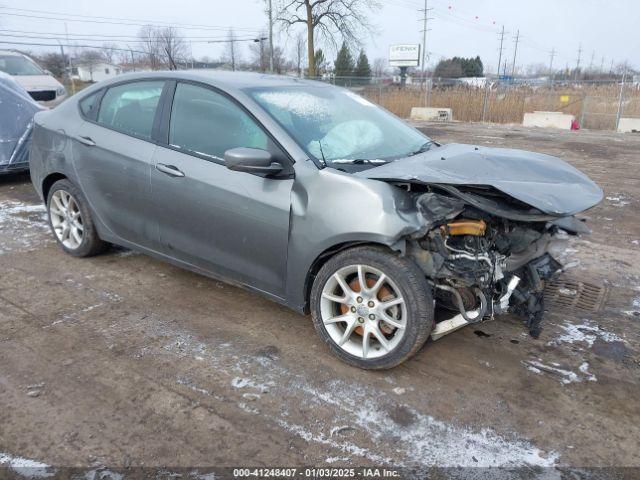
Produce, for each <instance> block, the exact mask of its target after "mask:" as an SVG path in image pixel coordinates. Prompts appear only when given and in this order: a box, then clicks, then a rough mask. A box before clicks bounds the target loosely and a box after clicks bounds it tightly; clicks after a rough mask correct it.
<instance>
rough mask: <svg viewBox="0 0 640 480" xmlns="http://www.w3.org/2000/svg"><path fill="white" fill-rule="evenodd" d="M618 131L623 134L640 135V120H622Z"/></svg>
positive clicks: (627, 118) (624, 118)
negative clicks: (634, 133) (633, 133)
mask: <svg viewBox="0 0 640 480" xmlns="http://www.w3.org/2000/svg"><path fill="white" fill-rule="evenodd" d="M618 131H619V132H621V133H630V132H637V133H640V118H630V117H622V118H620V123H618Z"/></svg>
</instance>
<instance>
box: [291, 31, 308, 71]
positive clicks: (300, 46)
mask: <svg viewBox="0 0 640 480" xmlns="http://www.w3.org/2000/svg"><path fill="white" fill-rule="evenodd" d="M305 44H306V42H305V39H304V34H303V33H302V32H300V33H298V35H296V43H295V45H294V52H293V53H294V56H293V58H294V61H295V62H296V72H298V76H299V77H301V76H302V62H303V61H304V48H305Z"/></svg>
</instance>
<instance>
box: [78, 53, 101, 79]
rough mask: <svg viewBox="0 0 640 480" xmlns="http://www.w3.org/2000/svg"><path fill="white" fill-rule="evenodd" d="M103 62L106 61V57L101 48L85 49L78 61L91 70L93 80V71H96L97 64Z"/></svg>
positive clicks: (90, 75) (90, 74)
mask: <svg viewBox="0 0 640 480" xmlns="http://www.w3.org/2000/svg"><path fill="white" fill-rule="evenodd" d="M102 62H104V57H103V56H102V52H101V51H100V50H84V51H83V52H82V53H81V54H80V56H79V58H78V63H79V64H80V65H82V66H84V67H86V68H87V70H89V77H90V78H91V81H92V82H93V72H94V71H95V69H96V66H97V65H99V64H100V63H102Z"/></svg>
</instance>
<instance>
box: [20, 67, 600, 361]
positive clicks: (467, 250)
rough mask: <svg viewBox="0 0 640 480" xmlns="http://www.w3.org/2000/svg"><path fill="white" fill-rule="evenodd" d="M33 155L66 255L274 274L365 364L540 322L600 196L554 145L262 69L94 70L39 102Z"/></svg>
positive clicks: (270, 277) (239, 276)
mask: <svg viewBox="0 0 640 480" xmlns="http://www.w3.org/2000/svg"><path fill="white" fill-rule="evenodd" d="M30 168H31V177H32V179H33V182H34V185H35V187H36V189H37V191H38V192H39V194H40V196H41V197H42V199H43V200H44V201H45V202H46V205H47V209H48V212H49V220H50V223H51V229H52V230H53V233H54V235H55V238H56V239H57V241H58V242H59V244H60V245H61V247H62V249H63V250H64V251H65V252H67V253H68V254H71V255H74V256H79V257H86V256H90V255H95V254H97V253H99V252H101V251H103V250H104V248H105V246H106V245H107V243H112V244H118V245H122V246H125V247H128V248H132V249H135V250H139V251H141V252H144V253H147V254H149V255H152V256H154V257H157V258H160V259H162V260H166V261H168V262H171V263H173V264H176V265H179V266H181V267H184V268H187V269H189V270H193V271H195V272H199V273H202V274H204V275H208V276H211V277H215V278H219V279H223V280H224V281H228V282H230V283H234V284H237V285H241V286H243V287H246V288H249V289H251V290H254V291H257V292H260V293H261V294H263V295H266V296H267V297H269V298H271V299H273V300H275V301H277V302H279V303H282V304H284V305H287V306H289V307H291V308H293V309H295V310H297V311H299V312H302V313H305V314H308V313H310V314H311V317H312V319H313V323H314V325H315V328H316V330H317V331H318V333H319V335H320V337H321V338H322V340H323V341H324V342H326V343H327V344H328V346H329V347H330V349H331V350H332V351H333V352H334V353H335V354H336V355H337V356H338V357H340V358H341V359H343V360H344V361H346V362H348V363H350V364H352V365H356V366H358V367H362V368H389V367H393V366H395V365H398V364H399V363H401V362H403V361H404V360H406V359H408V358H409V357H411V356H412V355H413V354H414V353H416V352H417V351H418V350H419V349H420V347H421V346H422V345H423V344H424V343H425V341H426V340H427V339H428V338H429V337H432V338H433V339H438V338H440V337H441V336H443V335H445V334H447V333H449V332H452V331H454V330H456V329H458V328H460V327H462V326H464V325H467V324H471V323H475V322H479V321H482V320H483V319H486V318H488V317H493V316H495V315H500V314H503V313H505V312H512V313H515V314H517V315H519V316H520V317H521V318H522V319H523V323H524V325H525V327H526V328H528V330H529V331H530V333H531V334H532V335H533V336H537V335H539V333H540V328H541V327H540V322H541V320H542V316H543V289H544V286H545V283H546V282H548V281H549V279H550V278H552V277H553V276H554V275H556V274H557V273H558V272H560V271H561V270H562V266H561V265H560V263H558V261H557V260H555V259H554V256H553V254H554V251H557V250H558V249H560V248H562V241H563V240H565V239H566V238H567V237H568V236H569V235H577V234H580V233H587V232H588V230H587V228H586V227H585V225H584V223H583V222H582V221H580V220H579V219H577V218H576V217H575V216H574V215H575V214H577V213H579V212H582V211H584V210H586V209H588V208H590V207H593V206H594V205H596V204H597V203H598V202H600V200H601V199H602V191H601V190H600V188H598V186H597V185H595V184H594V183H593V182H592V181H591V180H590V179H589V178H587V177H586V176H585V175H583V174H582V173H581V172H579V171H578V170H576V169H575V168H573V167H571V166H570V165H568V164H567V163H565V162H563V161H561V160H559V159H557V158H554V157H550V156H547V155H541V154H536V153H529V152H524V151H518V150H508V149H494V148H486V147H479V146H473V145H458V144H452V145H440V144H438V143H437V142H435V141H433V140H431V139H430V138H428V137H426V136H425V135H423V134H422V133H420V132H419V131H417V130H415V129H414V128H412V127H410V126H408V125H406V124H405V123H404V122H402V121H401V120H400V119H398V118H396V117H395V116H393V115H391V114H389V113H388V112H386V111H385V110H383V109H381V108H379V107H377V106H375V105H373V104H372V103H370V102H368V101H367V100H365V99H363V98H361V97H359V96H358V95H355V94H353V93H351V92H349V91H347V90H343V89H340V88H336V87H333V86H330V85H325V84H321V83H316V82H311V81H304V80H299V79H295V78H287V77H276V76H266V75H260V74H251V73H231V72H227V73H225V72H165V73H162V72H157V73H140V74H133V75H125V76H120V77H118V78H116V79H114V80H112V81H108V82H106V83H100V84H97V85H95V86H93V87H91V88H90V89H88V90H86V91H83V92H82V93H81V94H79V95H76V96H74V97H73V98H71V99H69V100H67V101H66V102H64V103H63V104H62V105H60V106H59V107H57V108H56V109H54V110H52V111H48V112H42V113H39V114H37V115H36V119H35V128H34V132H33V142H32V149H31V155H30ZM556 256H557V255H556ZM436 311H437V315H436ZM447 312H448V313H447ZM275 322H277V319H274V328H277V325H276V324H275Z"/></svg>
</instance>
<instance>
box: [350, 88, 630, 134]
mask: <svg viewBox="0 0 640 480" xmlns="http://www.w3.org/2000/svg"><path fill="white" fill-rule="evenodd" d="M361 93H362V94H363V95H365V96H366V97H367V98H369V99H370V100H372V101H374V102H376V103H378V104H380V105H382V106H383V107H385V108H386V109H388V110H390V111H391V112H393V113H395V114H396V115H399V116H401V117H405V118H406V117H409V114H410V112H411V108H412V107H416V106H425V105H426V104H427V98H428V105H429V106H434V107H442V108H451V109H452V110H453V117H454V119H455V120H460V121H464V122H481V121H482V119H483V118H482V117H483V109H484V103H485V94H486V96H487V105H486V112H485V118H484V119H485V121H486V122H494V123H521V122H522V119H523V117H524V114H525V113H526V112H533V111H535V110H538V111H561V112H564V113H569V114H572V115H574V116H575V117H576V118H577V119H578V120H579V121H580V123H581V126H582V127H584V128H592V129H601V130H613V129H614V128H615V121H616V113H617V110H618V99H619V94H620V87H619V86H618V85H582V86H573V87H561V86H557V87H554V88H551V87H544V88H531V87H515V88H513V87H511V88H508V89H499V90H490V91H489V92H485V90H484V89H479V88H470V87H465V86H455V87H436V88H433V89H432V90H431V91H430V92H429V93H428V97H427V95H425V91H424V90H421V89H419V88H416V87H410V86H407V87H405V88H399V87H398V86H391V85H385V86H375V87H374V86H372V87H370V88H366V89H364V90H363V91H362V92H361ZM563 97H564V98H563ZM622 116H631V117H640V89H638V88H637V87H635V86H633V85H628V86H626V87H625V101H624V103H623V115H622Z"/></svg>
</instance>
